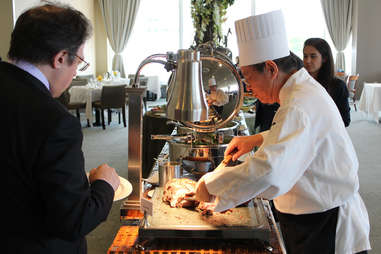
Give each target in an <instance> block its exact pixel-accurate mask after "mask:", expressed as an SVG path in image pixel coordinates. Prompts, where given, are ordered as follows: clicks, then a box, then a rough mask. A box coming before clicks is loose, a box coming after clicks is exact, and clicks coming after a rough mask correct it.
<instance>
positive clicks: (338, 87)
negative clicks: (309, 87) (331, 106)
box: [330, 78, 351, 127]
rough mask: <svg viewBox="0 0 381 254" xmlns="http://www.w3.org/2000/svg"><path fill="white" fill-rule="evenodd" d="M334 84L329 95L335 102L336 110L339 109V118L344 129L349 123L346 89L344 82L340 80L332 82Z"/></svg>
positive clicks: (336, 79)
mask: <svg viewBox="0 0 381 254" xmlns="http://www.w3.org/2000/svg"><path fill="white" fill-rule="evenodd" d="M333 82H334V84H333V86H331V87H332V89H333V90H332V92H331V93H330V95H331V97H332V99H333V101H334V102H335V104H336V106H337V108H338V109H339V112H340V115H341V118H342V119H343V122H344V125H345V127H348V126H349V124H350V123H351V115H350V110H351V109H350V107H349V102H348V96H349V93H348V89H347V86H346V85H345V82H344V81H342V80H341V79H338V78H335V79H334V80H333Z"/></svg>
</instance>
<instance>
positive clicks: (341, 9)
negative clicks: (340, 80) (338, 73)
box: [321, 0, 353, 71]
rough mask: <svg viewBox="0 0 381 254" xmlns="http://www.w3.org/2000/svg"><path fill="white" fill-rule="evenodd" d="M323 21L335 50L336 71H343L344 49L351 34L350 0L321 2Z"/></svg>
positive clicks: (324, 0)
mask: <svg viewBox="0 0 381 254" xmlns="http://www.w3.org/2000/svg"><path fill="white" fill-rule="evenodd" d="M321 5H322V8H323V12H324V17H325V21H326V24H327V27H328V31H329V34H330V35H331V38H332V41H333V44H334V45H335V48H336V50H337V54H336V64H335V65H336V66H335V67H336V70H338V69H342V70H344V71H345V55H344V52H343V51H344V49H345V48H346V46H347V44H348V40H349V38H350V36H351V32H352V8H353V1H352V0H321Z"/></svg>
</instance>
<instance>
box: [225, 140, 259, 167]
mask: <svg viewBox="0 0 381 254" xmlns="http://www.w3.org/2000/svg"><path fill="white" fill-rule="evenodd" d="M262 143H263V137H262V135H260V134H255V135H252V136H239V137H234V138H233V139H232V141H230V143H229V145H228V147H227V148H226V150H225V156H228V155H229V154H231V153H232V152H233V151H234V152H235V153H234V154H233V157H232V160H233V161H236V160H237V159H238V158H239V157H241V155H243V154H245V153H248V152H250V151H252V150H253V149H254V147H255V146H260V145H261V144H262Z"/></svg>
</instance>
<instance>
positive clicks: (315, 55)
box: [303, 38, 351, 127]
mask: <svg viewBox="0 0 381 254" xmlns="http://www.w3.org/2000/svg"><path fill="white" fill-rule="evenodd" d="M303 62H304V68H306V69H307V71H308V72H309V74H310V75H311V76H312V77H314V78H315V79H316V80H317V81H318V82H319V83H320V84H321V85H322V86H323V87H324V88H325V89H326V90H327V92H328V94H329V95H330V96H331V97H332V99H333V101H334V102H335V104H336V106H337V108H338V109H339V111H340V114H341V118H342V119H343V122H344V125H345V127H347V126H349V124H350V122H351V116H350V107H349V102H348V89H347V87H346V85H345V82H344V81H342V80H341V79H338V78H336V77H335V72H334V62H333V57H332V51H331V47H330V46H329V44H328V43H327V42H326V41H325V40H323V39H321V38H310V39H308V40H306V41H305V42H304V47H303Z"/></svg>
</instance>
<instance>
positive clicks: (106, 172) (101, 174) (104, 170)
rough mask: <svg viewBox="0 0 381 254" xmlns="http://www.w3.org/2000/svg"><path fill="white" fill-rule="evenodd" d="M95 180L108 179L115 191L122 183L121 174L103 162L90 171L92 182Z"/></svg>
mask: <svg viewBox="0 0 381 254" xmlns="http://www.w3.org/2000/svg"><path fill="white" fill-rule="evenodd" d="M95 180H104V181H106V182H107V183H109V184H110V185H111V186H112V188H113V189H114V191H116V190H117V189H118V187H119V184H120V180H119V176H118V174H117V173H116V171H115V169H114V168H112V167H110V166H109V165H107V164H102V165H100V166H99V167H97V168H93V169H92V170H91V171H90V175H89V181H90V183H92V182H94V181H95Z"/></svg>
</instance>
